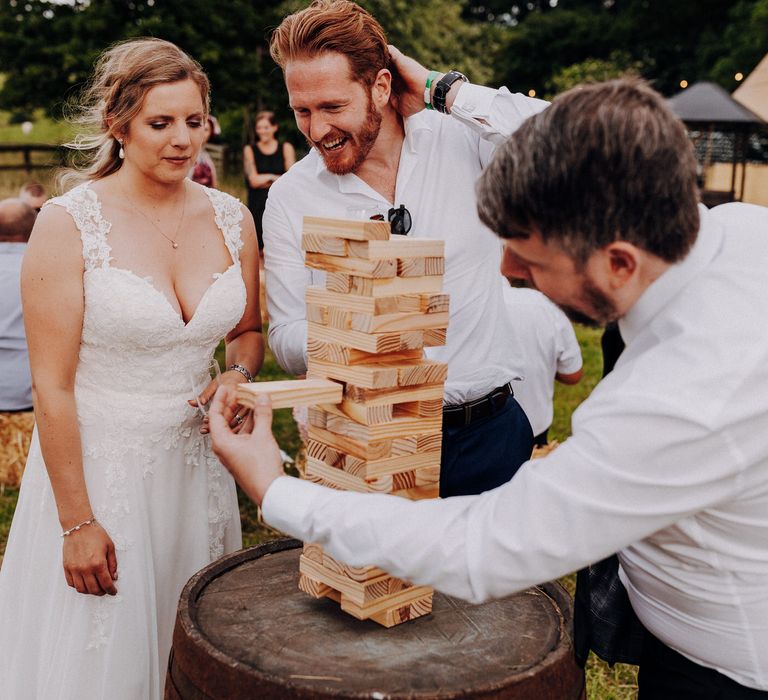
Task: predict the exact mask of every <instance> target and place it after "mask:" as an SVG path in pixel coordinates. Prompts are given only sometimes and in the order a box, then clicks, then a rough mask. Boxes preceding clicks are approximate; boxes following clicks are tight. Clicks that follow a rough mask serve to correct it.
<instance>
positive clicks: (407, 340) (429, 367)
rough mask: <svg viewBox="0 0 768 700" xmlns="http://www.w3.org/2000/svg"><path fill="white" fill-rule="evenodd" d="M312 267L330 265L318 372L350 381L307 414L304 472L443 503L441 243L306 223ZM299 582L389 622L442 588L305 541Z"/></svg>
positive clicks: (422, 608)
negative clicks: (346, 561) (357, 563)
mask: <svg viewBox="0 0 768 700" xmlns="http://www.w3.org/2000/svg"><path fill="white" fill-rule="evenodd" d="M302 247H303V249H304V250H305V251H306V264H307V265H308V266H309V267H312V268H315V269H320V270H324V271H325V272H326V285H325V287H309V289H308V290H307V320H308V325H309V334H308V342H307V350H308V356H309V371H308V377H310V378H316V379H330V380H335V381H337V382H340V383H342V384H343V396H342V399H341V402H340V403H322V404H320V405H317V406H313V407H311V408H310V409H309V442H308V444H307V466H306V478H307V479H310V480H312V481H315V482H318V483H321V484H324V485H326V486H330V487H331V488H336V489H342V490H348V491H361V492H376V493H389V494H395V495H398V496H403V497H406V498H411V499H419V498H436V497H437V496H438V493H439V481H440V445H441V435H442V405H443V384H444V382H445V379H446V376H447V372H448V368H447V365H446V364H444V363H441V362H434V361H431V360H427V359H425V358H424V353H423V349H424V348H425V347H429V346H436V345H444V344H445V336H446V328H447V325H448V296H447V295H445V294H442V293H441V290H442V276H443V271H444V244H443V242H442V241H432V240H418V239H409V238H406V237H400V236H395V237H390V232H389V224H388V223H386V222H377V221H346V220H337V219H318V218H311V217H307V218H305V219H304V235H303V237H302ZM300 573H301V577H300V583H299V587H300V588H301V589H302V590H303V591H306V592H307V593H309V594H310V595H312V596H315V597H322V596H327V597H329V598H332V599H334V600H337V601H338V602H340V603H341V607H342V609H343V610H345V611H347V612H349V613H350V614H352V615H354V616H355V617H357V618H359V619H372V620H375V621H376V622H379V623H381V624H383V625H385V626H387V627H390V626H392V625H396V624H398V623H400V622H405V621H406V620H409V619H413V618H415V617H419V616H420V615H424V614H426V613H428V612H430V611H431V609H432V590H431V589H430V588H427V587H424V586H414V585H412V584H410V583H408V582H406V581H401V580H399V579H396V578H394V577H392V576H389V575H388V574H387V573H386V572H384V571H381V570H380V569H377V568H375V567H364V568H358V569H355V568H350V567H347V566H344V565H342V564H340V563H338V562H336V561H334V560H333V559H332V558H331V557H329V556H328V554H327V553H326V552H324V551H323V550H322V548H321V547H319V546H318V545H313V544H308V545H305V548H304V553H303V555H302V557H301V564H300Z"/></svg>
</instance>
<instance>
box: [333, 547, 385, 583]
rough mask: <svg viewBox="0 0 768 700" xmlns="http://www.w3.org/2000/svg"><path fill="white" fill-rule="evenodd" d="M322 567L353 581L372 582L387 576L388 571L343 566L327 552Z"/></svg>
mask: <svg viewBox="0 0 768 700" xmlns="http://www.w3.org/2000/svg"><path fill="white" fill-rule="evenodd" d="M322 565H323V568H324V569H328V570H330V571H334V572H336V573H338V574H340V575H343V576H347V577H349V578H351V579H352V580H353V581H370V580H371V579H375V578H380V577H382V576H386V575H387V572H386V571H383V570H382V569H379V568H378V567H375V566H348V565H347V564H342V563H341V562H338V561H336V560H335V559H334V558H333V557H331V556H329V555H328V553H327V552H325V551H324V552H323V560H322Z"/></svg>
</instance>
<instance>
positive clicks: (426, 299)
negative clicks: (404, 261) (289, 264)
mask: <svg viewBox="0 0 768 700" xmlns="http://www.w3.org/2000/svg"><path fill="white" fill-rule="evenodd" d="M306 301H307V304H316V305H318V306H339V307H341V308H342V309H344V310H345V311H350V312H353V313H361V314H373V315H374V316H379V315H381V314H395V313H423V314H429V313H441V312H445V311H448V301H449V295H448V294H442V293H439V292H430V293H424V294H396V295H393V296H383V297H364V296H359V295H357V294H347V293H346V292H344V293H339V292H332V291H329V290H328V289H326V288H324V287H307V292H306Z"/></svg>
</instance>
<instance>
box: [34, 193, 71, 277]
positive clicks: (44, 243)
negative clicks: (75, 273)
mask: <svg viewBox="0 0 768 700" xmlns="http://www.w3.org/2000/svg"><path fill="white" fill-rule="evenodd" d="M28 264H34V265H64V266H65V268H66V269H69V268H71V267H75V268H77V269H79V270H82V268H83V248H82V242H81V239H80V231H79V230H78V228H77V225H76V224H75V221H74V219H73V218H72V215H71V214H70V213H69V212H68V211H67V209H66V208H65V207H64V206H61V205H58V204H57V203H56V202H51V203H49V204H47V205H46V206H44V207H43V208H42V210H41V211H40V213H39V214H38V215H37V220H36V221H35V226H34V228H33V229H32V234H31V236H30V238H29V243H28V245H27V251H26V255H25V267H27V266H28Z"/></svg>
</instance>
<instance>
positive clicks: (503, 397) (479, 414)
mask: <svg viewBox="0 0 768 700" xmlns="http://www.w3.org/2000/svg"><path fill="white" fill-rule="evenodd" d="M514 395H515V392H514V391H512V385H511V384H509V383H507V384H504V385H503V386H500V387H496V388H495V389H494V390H493V391H492V392H491V393H490V394H486V395H485V396H481V397H480V398H479V399H475V400H474V401H468V402H467V403H460V404H455V405H451V406H444V407H443V427H444V428H461V427H463V426H465V425H471V424H472V423H474V422H476V421H479V420H481V419H483V418H488V416H492V415H493V414H494V413H496V412H497V411H500V410H501V409H502V408H504V404H506V403H507V399H508V398H509V397H510V396H514Z"/></svg>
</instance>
